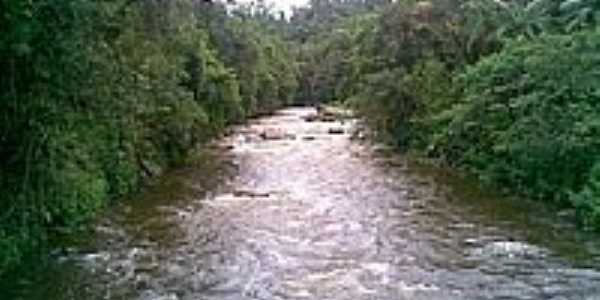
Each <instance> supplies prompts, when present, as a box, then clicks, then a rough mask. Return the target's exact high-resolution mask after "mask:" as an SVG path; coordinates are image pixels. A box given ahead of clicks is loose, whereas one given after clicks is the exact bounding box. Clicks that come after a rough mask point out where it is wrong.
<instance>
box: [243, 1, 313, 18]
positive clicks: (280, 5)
mask: <svg viewBox="0 0 600 300" xmlns="http://www.w3.org/2000/svg"><path fill="white" fill-rule="evenodd" d="M252 1H253V0H237V1H236V2H238V3H250V2H252ZM265 2H266V3H268V4H273V5H274V7H273V9H274V10H275V11H279V10H283V11H285V12H286V15H289V13H290V12H291V11H292V6H301V5H305V4H307V3H308V0H265Z"/></svg>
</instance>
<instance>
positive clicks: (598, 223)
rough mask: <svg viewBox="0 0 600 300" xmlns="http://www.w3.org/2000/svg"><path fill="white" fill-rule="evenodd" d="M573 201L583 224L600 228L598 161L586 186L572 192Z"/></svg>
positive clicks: (599, 166) (599, 168)
mask: <svg viewBox="0 0 600 300" xmlns="http://www.w3.org/2000/svg"><path fill="white" fill-rule="evenodd" d="M571 201H572V202H573V205H574V206H575V209H577V214H578V216H579V219H580V221H581V222H582V223H583V225H584V226H585V227H588V228H593V229H596V230H600V163H598V162H596V164H595V165H594V167H593V168H592V170H591V172H590V175H589V178H588V180H587V182H586V184H585V186H584V188H583V189H582V190H581V191H580V192H579V193H576V194H572V195H571Z"/></svg>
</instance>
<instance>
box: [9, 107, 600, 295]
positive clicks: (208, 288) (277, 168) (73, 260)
mask: <svg viewBox="0 0 600 300" xmlns="http://www.w3.org/2000/svg"><path fill="white" fill-rule="evenodd" d="M311 113H313V111H312V109H310V108H290V109H285V110H282V111H280V112H278V113H277V114H275V115H273V116H270V117H264V118H260V119H257V120H253V121H251V122H250V123H249V124H248V125H244V126H238V127H235V128H233V130H232V133H231V134H230V135H229V136H228V137H225V138H223V139H222V140H220V141H219V142H217V143H215V145H212V146H211V147H206V148H209V149H204V150H202V151H198V158H197V159H192V160H190V161H191V162H190V163H189V164H188V165H186V166H184V167H181V168H178V169H177V170H174V171H172V172H169V173H168V174H166V175H165V176H163V177H162V178H161V179H160V180H159V181H158V182H157V183H156V184H155V185H153V186H152V187H150V188H148V189H147V190H146V191H145V192H144V193H142V195H139V196H136V197H133V198H132V199H127V200H125V201H122V202H119V203H118V204H115V205H114V206H113V207H112V208H110V209H109V210H108V211H107V212H106V213H105V214H104V215H103V216H101V217H100V218H99V219H98V220H97V221H96V222H95V223H94V226H93V230H91V231H90V232H89V234H86V235H83V236H82V235H81V234H79V235H77V236H74V237H71V238H69V239H65V240H64V241H62V242H61V246H57V249H54V250H53V251H52V252H51V254H50V258H49V259H48V262H46V263H44V264H41V265H40V264H38V265H37V266H36V263H32V264H30V265H29V267H27V265H26V266H25V267H24V270H23V272H22V274H21V273H14V274H9V277H8V279H5V280H4V282H2V283H1V284H0V286H1V287H2V290H0V299H27V300H28V299H36V300H37V299H39V300H42V299H44V300H46V299H56V300H66V299H77V300H79V299H90V300H96V299H140V300H159V299H160V300H180V299H181V300H182V299H189V300H203V299H206V300H217V299H219V300H234V299H235V300H238V299H239V300H245V299H265V300H271V299H273V300H276V299H312V300H362V299H364V300H371V299H373V300H379V299H381V300H383V299H385V300H387V299H389V300H402V299H444V300H446V299H457V300H458V299H461V300H462V299H551V300H564V299H582V300H583V299H586V300H587V299H600V238H599V237H598V235H593V234H589V233H585V232H582V231H580V230H577V229H576V228H575V227H574V226H573V225H572V223H571V222H570V221H569V220H563V219H565V218H567V217H565V216H563V214H562V213H560V214H557V213H556V212H554V211H552V210H550V209H547V208H545V207H544V206H540V205H538V204H536V203H530V202H528V201H524V200H518V199H512V200H510V199H503V198H502V197H498V196H496V195H494V193H493V192H492V191H484V190H480V189H478V188H477V187H476V185H474V184H473V183H471V182H469V181H468V180H464V179H461V178H459V177H458V176H456V174H454V173H453V172H451V171H448V170H443V169H439V168H434V167H427V166H423V165H420V164H417V163H415V162H412V161H411V160H410V159H407V158H406V157H404V156H401V155H398V154H394V153H393V152H391V151H388V150H387V149H386V148H385V147H383V146H380V145H377V144H373V143H370V142H368V141H365V140H360V139H353V138H352V134H353V133H355V126H356V125H355V123H356V121H353V120H346V121H337V122H320V121H315V122H307V121H305V120H304V117H306V116H307V115H309V114H311ZM261 135H262V137H261ZM567 219H568V218H567Z"/></svg>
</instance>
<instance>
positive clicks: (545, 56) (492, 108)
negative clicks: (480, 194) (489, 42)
mask: <svg viewBox="0 0 600 300" xmlns="http://www.w3.org/2000/svg"><path fill="white" fill-rule="evenodd" d="M599 50H600V32H598V31H596V32H588V33H579V34H575V35H571V36H544V37H542V38H540V39H539V40H537V41H532V42H527V41H514V42H512V43H509V44H508V45H507V46H506V48H505V50H503V51H502V52H500V53H498V54H496V55H492V56H490V57H487V58H485V59H483V60H482V61H481V62H480V63H478V64H476V65H474V66H472V67H470V68H469V69H468V70H467V71H466V72H464V74H462V75H461V76H460V78H459V82H460V84H461V86H462V87H463V89H464V91H463V92H464V97H463V99H462V101H461V102H460V103H458V104H457V105H455V106H454V107H453V109H452V110H451V111H448V112H445V114H446V115H451V116H452V118H453V120H452V122H451V123H450V124H449V126H448V128H446V129H444V130H443V131H442V132H441V136H442V137H441V139H440V140H439V141H437V142H436V143H437V145H436V147H437V148H438V149H441V153H440V155H442V156H443V157H444V158H445V159H446V160H447V161H449V162H451V163H452V164H455V165H459V166H463V167H465V168H467V169H468V170H469V171H472V172H474V173H475V174H477V175H479V177H480V178H481V179H482V180H483V181H484V182H487V183H491V184H495V185H498V186H501V187H510V188H511V189H513V190H515V191H517V192H520V193H524V194H526V195H528V196H531V197H534V198H539V199H544V200H545V201H551V202H554V203H559V204H568V201H566V199H568V197H567V193H568V191H571V190H573V191H580V190H581V189H582V187H583V186H584V184H585V183H586V180H587V178H588V176H589V173H590V170H591V167H592V166H593V164H594V162H596V161H597V160H598V157H599V156H600V140H599V139H598V136H600V121H599V120H600V87H599V86H598V84H597V83H598V82H599V80H600V73H598V72H597V69H596V66H598V65H600V55H599V54H598V53H600V52H599Z"/></svg>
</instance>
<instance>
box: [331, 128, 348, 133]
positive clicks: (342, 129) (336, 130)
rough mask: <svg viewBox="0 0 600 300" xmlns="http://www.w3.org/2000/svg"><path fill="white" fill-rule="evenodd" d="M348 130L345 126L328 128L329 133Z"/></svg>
mask: <svg viewBox="0 0 600 300" xmlns="http://www.w3.org/2000/svg"><path fill="white" fill-rule="evenodd" d="M345 132H346V130H344V128H343V127H331V128H329V129H328V130H327V133H329V134H344V133H345Z"/></svg>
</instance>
